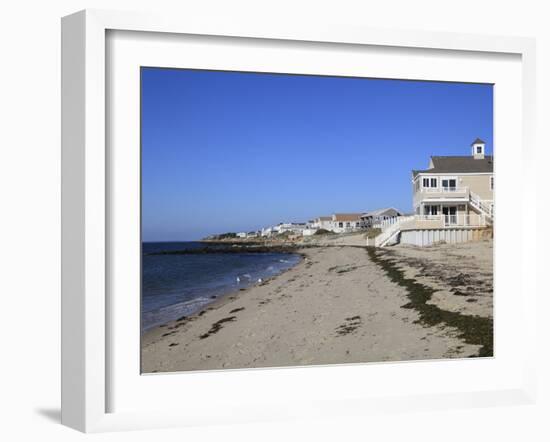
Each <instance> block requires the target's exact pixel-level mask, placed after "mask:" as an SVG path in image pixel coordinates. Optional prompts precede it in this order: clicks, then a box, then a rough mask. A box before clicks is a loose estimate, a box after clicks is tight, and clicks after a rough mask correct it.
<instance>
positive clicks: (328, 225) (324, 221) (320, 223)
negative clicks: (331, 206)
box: [310, 216, 333, 230]
mask: <svg viewBox="0 0 550 442" xmlns="http://www.w3.org/2000/svg"><path fill="white" fill-rule="evenodd" d="M332 227H333V226H332V216H318V217H317V218H315V219H314V220H313V221H312V222H311V225H310V228H311V229H324V230H332Z"/></svg>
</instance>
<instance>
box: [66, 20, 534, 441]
mask: <svg viewBox="0 0 550 442" xmlns="http://www.w3.org/2000/svg"><path fill="white" fill-rule="evenodd" d="M109 31H125V32H127V31H138V32H154V33H162V34H164V35H168V34H172V35H195V36H197V35H198V36H219V37H227V38H235V37H237V38H249V39H262V40H264V39H268V40H272V41H285V42H286V43H287V44H292V43H293V42H296V43H299V42H310V43H337V44H339V45H343V46H345V45H354V46H357V45H367V46H376V47H378V48H380V49H381V50H383V49H384V48H395V47H398V48H403V49H415V48H416V49H431V50H434V49H435V50H441V51H458V52H461V51H467V52H470V53H475V54H477V55H478V56H479V57H483V54H489V53H496V54H514V55H516V56H519V57H521V75H522V85H521V89H522V90H521V97H522V98H521V106H522V112H521V121H518V122H517V123H518V124H521V127H522V130H521V152H520V155H521V158H522V160H523V169H522V173H523V174H526V173H528V171H529V170H531V169H530V167H531V165H532V164H533V161H534V149H535V146H534V123H533V122H534V120H535V118H534V112H535V111H534V109H535V78H534V77H535V43H534V40H532V39H528V38H518V37H498V38H497V37H491V36H481V35H464V34H451V33H428V32H416V31H401V32H394V31H387V30H376V29H362V28H349V27H345V26H337V25H322V26H321V25H313V24H307V25H303V26H300V27H294V26H290V25H284V24H280V23H279V24H269V23H259V22H256V23H247V22H245V21H242V22H237V21H232V22H231V23H229V22H226V23H217V22H210V21H207V20H199V19H197V18H196V17H183V18H182V17H177V18H176V17H165V16H153V15H151V14H137V13H136V14H134V13H126V12H112V11H99V10H87V11H82V12H78V13H76V14H73V15H70V16H67V17H65V18H63V21H62V55H63V59H62V123H63V128H62V144H63V147H62V175H63V178H62V423H63V424H65V425H67V426H70V427H72V428H75V429H78V430H80V431H85V432H97V431H111V430H123V429H139V428H158V427H168V426H185V425H197V424H200V425H205V424H208V423H215V422H251V421H258V420H272V419H285V418H289V417H293V418H295V417H311V416H331V415H342V414H345V415H354V414H363V413H370V412H373V411H374V410H380V409H383V410H384V411H387V412H396V411H402V410H419V409H435V408H455V407H458V408H460V407H471V406H488V405H499V404H521V403H532V402H533V401H534V397H535V374H534V372H535V367H534V362H533V354H534V351H535V349H534V342H535V339H530V340H527V341H525V342H526V344H525V349H524V350H525V351H524V352H523V354H522V355H521V356H518V358H521V361H520V362H521V365H522V367H523V369H522V370H523V371H522V377H521V383H520V384H518V383H511V384H510V385H509V386H503V387H502V388H493V389H489V390H484V389H482V388H477V389H474V390H472V391H469V392H462V393H456V392H455V393H449V392H446V391H444V390H441V391H438V392H430V393H429V394H425V395H418V394H414V395H407V394H404V395H402V396H399V395H395V394H391V395H387V396H384V395H382V396H380V395H379V396H378V397H368V396H361V395H359V396H357V397H352V398H350V397H347V396H345V395H342V396H341V397H340V398H338V394H337V393H335V394H333V395H332V396H330V397H327V398H326V399H325V400H323V399H320V398H316V399H315V400H311V401H298V400H296V399H294V400H291V401H290V402H289V403H287V404H278V403H277V404H274V405H273V406H271V407H269V406H266V405H265V404H258V406H255V404H254V403H253V401H250V400H249V401H248V402H239V401H237V402H236V404H235V409H236V410H238V412H239V414H238V415H237V414H236V413H235V414H234V415H231V414H226V415H223V414H220V415H215V413H214V414H213V415H207V414H205V413H202V414H201V413H200V412H198V413H197V414H195V415H193V416H191V415H189V414H186V413H185V411H179V412H178V411H177V410H172V411H167V410H156V411H153V410H151V411H146V410H140V411H121V412H118V411H115V412H113V411H109V404H108V395H109V391H110V389H111V388H113V386H112V385H111V384H110V380H109V376H108V372H109V365H110V364H111V359H112V354H110V347H109V343H108V339H107V337H108V336H107V334H108V333H107V327H108V324H109V322H110V320H111V319H112V318H111V317H110V315H111V312H110V310H109V302H108V296H107V292H108V289H109V280H108V275H107V265H108V259H109V257H108V247H107V244H109V241H111V240H112V238H110V236H109V235H110V234H111V232H110V231H109V229H108V228H107V226H108V223H107V221H106V220H107V219H108V217H109V211H110V204H111V198H110V196H109V186H108V183H107V180H108V174H107V168H108V164H107V163H108V155H107V154H106V153H107V133H106V119H107V116H108V115H107V112H108V110H107V105H106V103H107V100H106V94H107V93H108V92H109V91H108V89H107V84H106V75H105V72H106V63H107V62H108V60H107V59H106V57H107V55H108V52H107V50H106V47H107V45H106V35H107V33H108V32H109ZM521 198H522V205H525V206H527V207H535V206H536V192H532V191H531V192H527V189H526V188H522V189H521ZM520 235H521V236H520V238H521V240H522V241H521V247H520V249H518V250H521V259H522V267H521V276H522V278H521V295H522V303H521V308H522V309H523V316H522V317H521V319H520V320H519V323H520V324H521V325H522V327H523V329H522V333H523V336H524V337H529V336H530V337H531V338H532V337H533V336H534V333H535V324H534V318H535V316H536V313H535V312H536V310H535V308H536V287H535V276H534V272H535V268H534V266H529V265H528V264H527V260H528V258H527V257H528V256H536V250H535V247H536V242H535V241H530V240H529V239H530V238H533V236H534V229H527V228H526V226H525V223H523V227H522V228H521V233H520ZM518 247H519V246H518ZM457 363H459V364H460V363H461V362H460V361H458V362H457ZM393 365H396V364H393ZM384 367H386V368H384ZM388 367H389V365H378V366H377V370H378V371H380V370H389V369H390V368H388ZM417 367H418V366H417ZM343 369H344V368H342V367H332V368H330V370H331V372H336V371H337V370H343ZM303 370H304V369H299V370H298V369H289V370H285V373H286V374H285V376H287V377H292V376H294V373H295V374H296V376H303V373H304V371H303ZM306 370H307V369H306ZM352 370H355V371H356V372H357V371H358V370H360V368H352ZM436 370H437V368H436ZM416 371H418V368H416ZM233 373H234V374H230V376H233V377H234V378H237V377H240V382H250V383H251V385H252V384H253V383H254V380H250V379H243V371H240V372H233ZM255 373H257V372H255ZM266 374H267V372H266ZM356 375H357V373H356ZM359 375H360V373H359ZM255 376H256V377H258V376H260V375H254V376H249V377H250V378H254V377H255ZM306 376H307V374H306ZM173 378H175V377H173ZM196 379H198V378H196ZM220 382H224V380H223V379H222V378H220ZM243 401H245V400H244V399H243ZM289 410H291V411H289Z"/></svg>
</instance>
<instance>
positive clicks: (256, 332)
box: [142, 241, 493, 373]
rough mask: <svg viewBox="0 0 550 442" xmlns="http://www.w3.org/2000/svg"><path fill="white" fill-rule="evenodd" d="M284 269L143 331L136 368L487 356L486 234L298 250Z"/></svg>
mask: <svg viewBox="0 0 550 442" xmlns="http://www.w3.org/2000/svg"><path fill="white" fill-rule="evenodd" d="M298 251H299V252H300V253H302V254H303V255H304V259H303V261H302V262H301V263H300V264H298V265H297V266H296V267H294V268H292V269H290V270H288V271H287V272H285V273H283V274H281V275H279V276H277V277H274V278H273V279H271V280H268V281H264V282H262V283H260V284H257V285H255V286H252V287H249V288H247V289H241V290H240V291H238V292H236V293H233V294H230V295H228V296H225V297H223V298H222V299H219V300H217V301H216V302H215V303H213V304H211V305H209V306H208V307H207V308H206V309H205V310H203V311H201V312H199V313H197V314H195V315H192V316H189V317H185V318H181V319H180V320H177V321H173V322H170V323H168V324H164V325H162V326H160V327H156V328H154V329H152V330H150V331H148V332H147V333H146V334H144V335H143V339H142V372H144V373H151V372H171V371H187V370H209V369H230V368H250V367H283V366H296V365H317V364H330V363H358V362H379V361H402V360H421V359H440V358H457V357H460V358H462V357H473V356H480V355H481V356H491V355H492V272H493V269H492V242H491V241H483V242H475V243H464V244H458V245H439V246H433V247H429V248H415V247H406V246H396V247H391V248H387V249H377V250H374V249H369V250H367V249H366V248H364V247H352V246H332V247H308V248H303V249H298Z"/></svg>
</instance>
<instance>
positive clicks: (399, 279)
mask: <svg viewBox="0 0 550 442" xmlns="http://www.w3.org/2000/svg"><path fill="white" fill-rule="evenodd" d="M367 252H368V254H369V257H370V259H371V260H372V261H373V262H375V263H376V264H378V265H379V266H380V267H381V268H382V269H383V270H384V271H385V272H386V274H387V275H388V277H389V278H390V279H391V280H392V281H393V282H395V283H397V284H399V285H400V286H402V287H405V288H406V289H407V293H408V295H407V296H408V298H409V302H408V303H407V304H405V305H403V306H402V307H403V308H410V309H415V310H416V311H417V312H418V314H419V319H418V320H417V321H415V322H417V323H422V324H425V325H427V326H435V325H439V324H445V325H448V326H450V327H455V328H457V329H458V330H459V338H461V339H463V340H464V341H465V342H466V343H468V344H473V345H481V348H480V349H479V354H478V357H491V356H493V319H492V318H484V317H481V316H470V315H463V314H461V313H457V312H449V311H446V310H442V309H441V308H439V307H438V306H436V305H434V304H428V301H429V300H430V299H431V297H432V294H433V293H434V292H435V290H434V289H432V288H431V287H427V286H425V285H423V284H419V283H418V282H416V281H415V280H414V279H410V278H405V276H404V272H403V270H401V269H399V268H398V267H397V265H396V264H394V263H393V262H391V261H390V260H388V259H383V258H382V257H381V256H380V254H379V253H377V252H376V249H374V248H372V247H368V248H367ZM466 279H467V278H465V277H464V275H459V277H458V278H457V280H456V281H454V283H456V284H463V283H464V282H467V281H465V280H466Z"/></svg>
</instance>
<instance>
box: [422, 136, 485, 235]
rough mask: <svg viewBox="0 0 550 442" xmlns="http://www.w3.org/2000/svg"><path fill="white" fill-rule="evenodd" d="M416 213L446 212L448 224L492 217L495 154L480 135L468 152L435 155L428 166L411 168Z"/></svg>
mask: <svg viewBox="0 0 550 442" xmlns="http://www.w3.org/2000/svg"><path fill="white" fill-rule="evenodd" d="M412 184H413V208H414V211H415V213H416V214H417V215H425V216H429V215H432V216H435V215H444V220H445V222H446V223H447V224H460V225H469V224H473V223H474V222H475V223H480V220H479V219H478V218H477V217H481V218H485V220H486V221H492V218H493V204H494V203H493V189H494V176H493V156H492V155H486V154H485V142H484V141H483V140H480V139H479V138H477V139H476V140H475V141H474V142H473V143H472V144H471V154H470V155H468V156H432V157H431V160H430V164H429V166H428V168H427V169H424V170H413V171H412Z"/></svg>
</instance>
